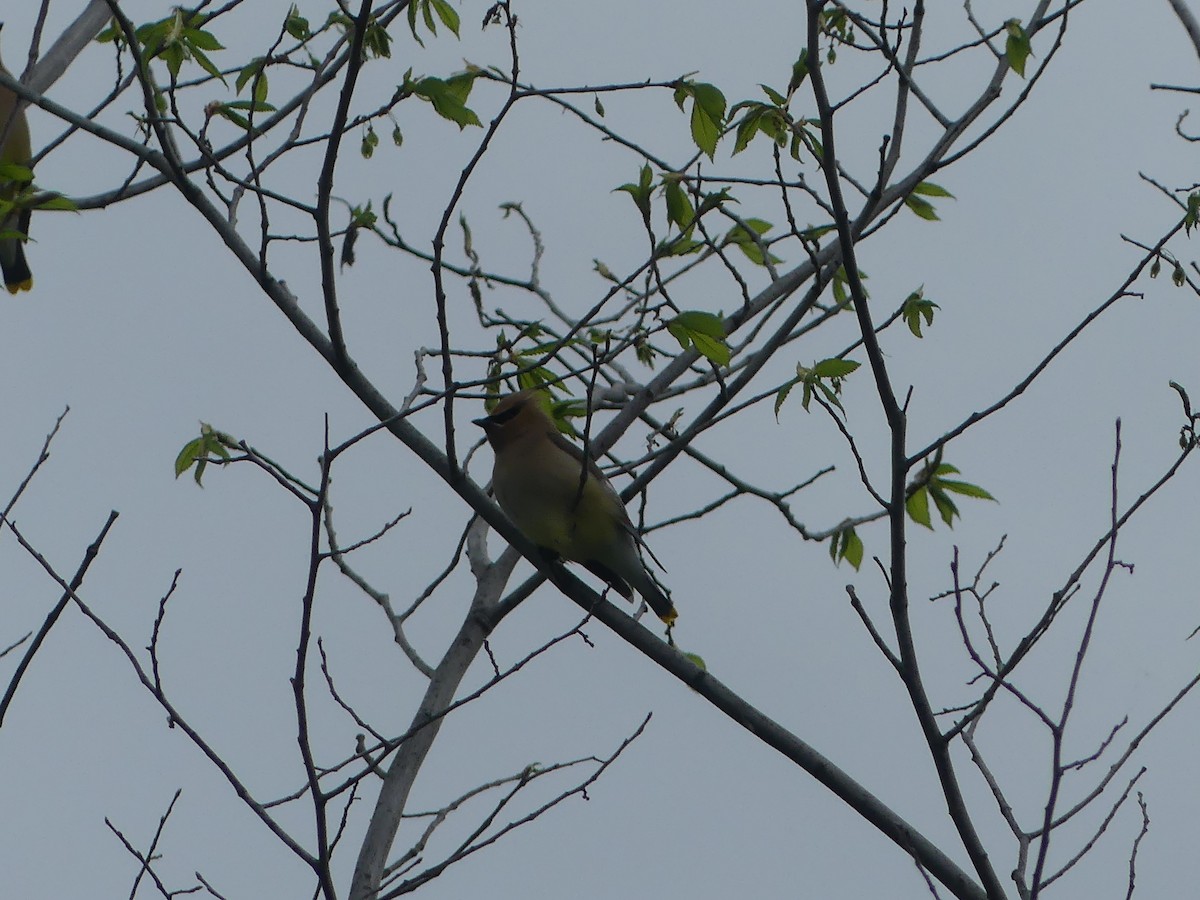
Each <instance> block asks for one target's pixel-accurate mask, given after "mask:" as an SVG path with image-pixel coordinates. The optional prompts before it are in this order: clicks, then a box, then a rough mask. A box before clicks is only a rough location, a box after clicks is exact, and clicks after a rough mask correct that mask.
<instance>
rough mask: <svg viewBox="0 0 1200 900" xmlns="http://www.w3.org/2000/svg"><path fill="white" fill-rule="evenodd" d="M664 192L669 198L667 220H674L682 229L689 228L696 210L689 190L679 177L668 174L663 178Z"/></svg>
mask: <svg viewBox="0 0 1200 900" xmlns="http://www.w3.org/2000/svg"><path fill="white" fill-rule="evenodd" d="M663 193H664V194H665V195H666V198H667V221H668V222H674V223H675V224H676V225H678V226H679V228H680V230H687V228H689V227H690V226H691V224H692V220H693V219H694V218H695V215H696V211H695V210H694V209H693V208H692V201H691V200H690V199H689V198H688V195H687V191H685V190H684V189H683V185H682V184H680V182H679V179H678V178H676V177H672V176H667V177H665V178H664V179H663Z"/></svg>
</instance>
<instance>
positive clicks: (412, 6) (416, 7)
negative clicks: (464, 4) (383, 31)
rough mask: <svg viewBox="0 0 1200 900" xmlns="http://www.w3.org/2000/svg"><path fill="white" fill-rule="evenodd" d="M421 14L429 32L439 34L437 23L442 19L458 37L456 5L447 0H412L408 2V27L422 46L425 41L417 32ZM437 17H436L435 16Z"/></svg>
mask: <svg viewBox="0 0 1200 900" xmlns="http://www.w3.org/2000/svg"><path fill="white" fill-rule="evenodd" d="M418 14H419V15H420V16H421V20H422V21H423V22H424V23H425V27H426V28H427V29H429V33H430V34H432V35H434V36H436V35H437V23H438V22H439V21H440V22H441V23H442V24H443V25H445V26H446V27H447V28H448V29H450V32H451V33H452V34H453V35H454V36H455V37H458V36H459V35H458V25H459V18H458V13H457V12H456V11H455V9H454V7H453V6H451V5H450V4H449V3H448V2H446V0H412V2H410V3H409V4H408V27H409V30H410V31H412V36H413V39H414V40H416V42H417V43H418V44H420V45H421V46H422V47H424V46H425V42H424V41H422V40H421V36H420V35H419V34H418V33H417V16H418ZM435 16H436V17H437V18H436V19H435V18H434V17H435Z"/></svg>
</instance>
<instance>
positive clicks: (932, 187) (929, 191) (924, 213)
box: [904, 181, 955, 222]
mask: <svg viewBox="0 0 1200 900" xmlns="http://www.w3.org/2000/svg"><path fill="white" fill-rule="evenodd" d="M925 197H949V198H950V199H951V200H953V199H955V198H954V195H953V194H952V193H950V192H949V191H948V190H946V189H945V188H944V187H942V186H941V185H939V184H934V183H933V182H932V181H922V182H921V183H920V184H918V185H917V186H916V187H915V188H913V189H912V193H911V194H909V195H908V197H906V198H905V200H904V205H905V206H907V207H908V208H909V209H911V210H912V211H913V212H914V213H916V214H917V215H918V216H920V217H921V218H922V219H926V220H928V221H930V222H936V221H938V214H937V210H935V209H934V208H933V204H932V203H930V202H929V201H928V200H925V199H923V198H925Z"/></svg>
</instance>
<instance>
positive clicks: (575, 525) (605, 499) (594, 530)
mask: <svg viewBox="0 0 1200 900" xmlns="http://www.w3.org/2000/svg"><path fill="white" fill-rule="evenodd" d="M544 397H545V395H544V394H543V393H542V392H541V391H538V390H536V389H529V390H524V391H520V392H518V393H516V394H510V395H508V396H507V397H505V398H504V399H503V400H501V401H500V402H499V403H498V404H496V407H495V409H493V410H492V413H491V415H489V416H486V417H484V418H482V419H475V420H474V424H476V425H479V426H480V427H481V428H483V430H484V431H485V432H486V433H487V438H488V441H489V443H491V445H492V450H493V451H495V454H496V463H495V468H494V469H493V472H492V490H493V491H494V492H495V494H496V501H497V502H498V503H499V504H500V508H501V509H503V510H504V512H505V513H507V514H508V517H509V518H510V519H512V522H513V524H514V525H516V526H517V529H518V530H519V531H520V532H521V533H522V534H523V535H525V537H527V538H528V539H529V540H530V541H532V542H533V543H534V544H537V545H538V546H539V547H541V548H542V549H543V550H544V551H547V552H548V553H549V554H551V555H552V556H554V557H559V556H561V557H563V558H564V559H568V560H572V561H573V562H577V563H582V564H583V566H584V568H586V569H587V570H588V571H590V572H591V573H592V574H594V575H597V576H599V577H600V578H602V579H603V580H604V581H606V582H607V583H608V584H609V585H611V586H612V587H613V589H614V590H615V591H616V592H617V593H618V594H620V595H621V596H622V597H625V598H626V599H630V600H632V599H633V591H634V589H636V590H637V592H638V593H639V594H641V595H642V599H644V600H645V601H646V603H647V605H648V606H649V607H650V608H651V609H652V610H654V612H655V614H657V615H658V617H659V618H660V619H662V620H663V621H664V622H666V623H667V624H668V625H670V624H671V623H673V622H674V621H675V617H676V615H677V613H676V612H675V606H674V604H672V603H671V601H670V599H669V598H668V597H667V595H666V594H664V593H663V591H662V588H660V587H659V586H658V584H656V583H655V581H654V579H653V577H651V575H650V573H649V572H648V571H647V570H646V566H645V564H644V563H643V562H642V558H641V555H640V553H639V552H638V548H639V545H640V544H641V538H640V537H639V536H638V533H637V531H636V529H635V528H634V527H633V523H632V522H631V521H630V520H629V514H628V513H627V512H626V511H625V504H624V503H622V502H621V498H620V496H619V495H618V494H617V492H616V490H614V489H613V486H612V485H611V484H609V482H608V479H607V478H605V477H604V475H603V473H601V471H600V469H599V468H597V466H596V464H595V463H594V462H592V461H591V460H588V461H587V468H586V475H584V474H583V473H584V471H585V470H584V456H583V451H582V450H580V449H579V447H577V446H575V444H572V443H571V442H570V441H569V440H567V439H566V438H565V437H563V436H562V435H561V434H560V433H559V431H558V429H557V428H556V427H555V425H554V420H553V419H552V418H551V417H550V413H549V412H548V411H547V409H546V406H545V404H544V402H543V399H544Z"/></svg>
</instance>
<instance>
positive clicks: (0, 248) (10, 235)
mask: <svg viewBox="0 0 1200 900" xmlns="http://www.w3.org/2000/svg"><path fill="white" fill-rule="evenodd" d="M0 27H2V25H0ZM0 70H3V71H4V73H5V74H6V75H7V74H9V72H8V69H5V68H4V63H3V62H0ZM32 158H33V148H32V146H31V143H30V139H29V122H28V121H27V120H26V118H25V110H24V109H22V108H21V107H20V104H19V103H18V98H17V95H16V94H14V93H13V92H12V91H10V90H9V89H8V88H5V87H0V210H5V211H4V212H3V213H0V215H2V218H0V271H3V274H4V286H5V287H6V288H8V292H9V293H10V294H16V293H18V292H20V291H27V290H29V289H30V288H32V287H33V273H32V272H30V271H29V263H28V262H26V260H25V240H26V238H28V236H29V214H30V208H29V207H28V206H24V205H22V204H21V203H19V202H18V203H14V201H16V200H17V199H18V196H19V195H20V193H21V192H22V191H23V190H24V189H25V188H26V187H27V186H28V185H29V183H30V182H31V181H32V180H33V173H32V172H31V171H30V169H29V163H30V160H32Z"/></svg>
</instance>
